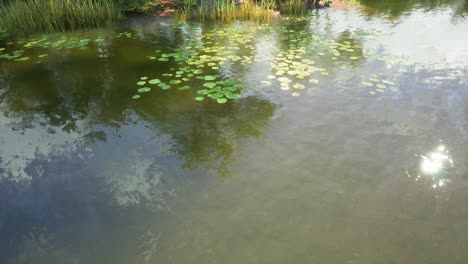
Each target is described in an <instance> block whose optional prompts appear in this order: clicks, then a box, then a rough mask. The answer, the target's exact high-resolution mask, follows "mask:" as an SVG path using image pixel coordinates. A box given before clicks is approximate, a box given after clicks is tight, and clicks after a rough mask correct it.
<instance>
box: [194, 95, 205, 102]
mask: <svg viewBox="0 0 468 264" xmlns="http://www.w3.org/2000/svg"><path fill="white" fill-rule="evenodd" d="M204 99H205V97H201V96H199V97H195V100H197V101H203V100H204Z"/></svg>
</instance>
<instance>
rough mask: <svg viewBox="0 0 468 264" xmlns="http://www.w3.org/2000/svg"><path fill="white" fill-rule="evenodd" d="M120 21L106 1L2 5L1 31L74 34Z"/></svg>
mask: <svg viewBox="0 0 468 264" xmlns="http://www.w3.org/2000/svg"><path fill="white" fill-rule="evenodd" d="M120 17H121V13H120V11H119V10H118V8H117V7H116V6H115V4H114V3H113V2H111V1H106V0H29V1H22V0H13V1H11V2H10V3H9V4H5V3H3V2H1V1H0V30H2V29H3V30H8V31H10V33H12V34H31V33H38V32H59V31H69V30H71V31H73V30H78V29H84V28H90V27H102V26H107V25H110V24H112V23H113V22H115V21H116V20H118V19H119V18H120Z"/></svg>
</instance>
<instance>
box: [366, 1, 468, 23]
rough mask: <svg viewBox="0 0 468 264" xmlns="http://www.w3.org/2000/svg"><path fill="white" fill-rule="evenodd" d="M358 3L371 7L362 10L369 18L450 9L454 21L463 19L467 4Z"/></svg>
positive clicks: (464, 2)
mask: <svg viewBox="0 0 468 264" xmlns="http://www.w3.org/2000/svg"><path fill="white" fill-rule="evenodd" d="M359 2H360V3H361V4H363V5H365V6H368V7H371V8H370V9H364V11H365V12H366V13H367V14H368V15H369V16H374V15H378V16H381V15H382V14H383V13H384V14H387V15H389V16H390V17H397V18H398V17H401V16H403V15H404V14H406V13H407V12H408V11H411V10H413V9H415V8H419V9H423V10H428V11H429V10H433V9H435V8H439V7H446V8H450V9H452V10H453V12H452V15H453V18H454V19H458V18H464V17H466V15H467V14H468V3H467V1H465V0H412V1H406V0H395V1H391V2H388V1H380V0H360V1H359Z"/></svg>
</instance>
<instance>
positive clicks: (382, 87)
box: [360, 73, 399, 94]
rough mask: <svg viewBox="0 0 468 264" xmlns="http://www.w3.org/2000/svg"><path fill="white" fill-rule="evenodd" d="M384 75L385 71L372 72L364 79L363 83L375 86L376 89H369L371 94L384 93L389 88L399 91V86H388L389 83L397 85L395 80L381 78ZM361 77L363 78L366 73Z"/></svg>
mask: <svg viewBox="0 0 468 264" xmlns="http://www.w3.org/2000/svg"><path fill="white" fill-rule="evenodd" d="M383 75H384V74H383V73H378V74H372V75H370V76H368V78H367V80H366V81H362V82H361V84H363V85H364V86H367V87H371V88H375V89H374V90H371V91H369V93H370V94H377V92H379V93H384V92H385V91H388V90H391V91H393V92H398V91H399V90H398V89H397V88H395V87H390V88H389V87H388V86H389V85H395V83H394V82H392V81H388V80H381V79H379V78H381V77H382V76H383ZM360 77H361V78H363V77H364V75H361V76H360Z"/></svg>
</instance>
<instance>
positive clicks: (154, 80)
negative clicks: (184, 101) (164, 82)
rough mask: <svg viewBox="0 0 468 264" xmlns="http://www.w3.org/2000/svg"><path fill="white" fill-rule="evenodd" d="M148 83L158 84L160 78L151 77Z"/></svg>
mask: <svg viewBox="0 0 468 264" xmlns="http://www.w3.org/2000/svg"><path fill="white" fill-rule="evenodd" d="M148 83H149V84H158V83H161V80H159V79H152V80H149V81H148Z"/></svg>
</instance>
